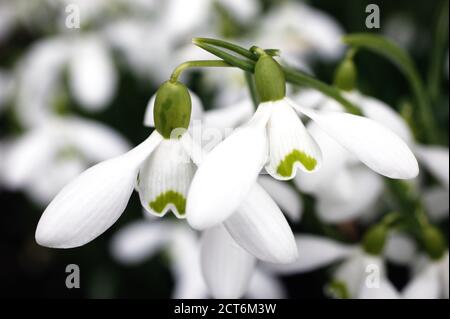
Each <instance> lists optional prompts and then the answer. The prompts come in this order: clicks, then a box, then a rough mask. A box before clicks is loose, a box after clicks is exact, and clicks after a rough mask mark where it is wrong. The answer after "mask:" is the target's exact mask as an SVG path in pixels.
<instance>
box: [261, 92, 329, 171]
mask: <svg viewBox="0 0 450 319" xmlns="http://www.w3.org/2000/svg"><path fill="white" fill-rule="evenodd" d="M268 136H269V163H268V164H267V165H266V170H267V172H268V173H269V174H270V175H272V176H273V177H274V178H276V179H279V180H288V179H292V178H293V177H294V176H295V174H296V171H297V169H301V170H303V171H305V172H313V171H315V170H317V169H318V168H319V167H320V165H321V162H322V153H321V151H320V148H319V146H318V145H317V143H316V142H315V141H314V139H313V138H312V137H311V136H310V135H309V133H308V132H307V130H306V128H305V126H304V125H303V123H302V121H301V120H300V118H299V117H298V116H297V113H296V112H295V111H294V109H293V108H292V107H291V106H290V105H289V103H288V102H287V100H284V99H283V100H280V101H276V102H274V105H273V112H272V115H271V117H270V120H269V123H268Z"/></svg>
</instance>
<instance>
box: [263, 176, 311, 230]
mask: <svg viewBox="0 0 450 319" xmlns="http://www.w3.org/2000/svg"><path fill="white" fill-rule="evenodd" d="M258 184H259V185H261V186H262V187H263V188H264V189H265V190H266V192H267V193H269V195H270V196H271V197H272V199H273V200H274V201H275V202H276V203H277V204H278V205H279V206H280V208H281V209H282V210H283V212H284V213H285V214H286V215H287V216H288V217H289V218H290V220H292V221H293V222H298V221H300V219H301V217H302V213H303V201H302V199H301V197H300V194H298V193H297V192H296V191H295V190H294V189H293V188H292V186H291V185H288V184H287V183H285V182H281V181H277V180H275V179H273V178H271V177H270V176H260V177H259V178H258Z"/></svg>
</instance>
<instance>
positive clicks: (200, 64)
mask: <svg viewBox="0 0 450 319" xmlns="http://www.w3.org/2000/svg"><path fill="white" fill-rule="evenodd" d="M209 67H232V65H230V64H229V63H227V62H225V61H222V60H196V61H187V62H184V63H182V64H180V65H179V66H177V67H176V68H175V70H174V71H173V72H172V75H171V76H170V82H177V81H178V78H179V77H180V75H181V73H183V71H185V70H186V69H189V68H209Z"/></svg>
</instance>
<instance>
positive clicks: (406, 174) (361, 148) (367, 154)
mask: <svg viewBox="0 0 450 319" xmlns="http://www.w3.org/2000/svg"><path fill="white" fill-rule="evenodd" d="M296 108H297V109H298V110H299V111H300V112H302V113H304V114H305V115H307V116H308V117H310V118H311V119H312V120H313V121H315V122H316V123H317V124H318V125H319V126H320V128H321V129H322V130H324V131H325V132H326V133H327V134H328V135H329V136H330V137H332V138H334V139H335V140H336V141H337V142H338V143H340V144H341V145H342V146H343V147H344V148H346V149H347V150H348V151H350V152H351V153H353V154H354V155H356V156H357V157H358V159H359V160H360V161H362V162H363V163H364V164H366V165H367V166H369V167H370V168H371V169H373V170H374V171H375V172H377V173H379V174H381V175H385V176H387V177H390V178H398V179H410V178H414V177H416V176H417V174H418V173H419V166H418V164H417V160H416V158H415V157H414V155H413V154H412V152H411V150H410V149H409V148H408V146H407V145H406V144H405V142H403V141H402V139H401V138H399V137H398V136H397V135H395V134H394V133H393V132H391V131H390V130H388V129H387V128H385V127H384V126H382V125H381V124H378V123H377V122H375V121H373V120H370V119H368V118H364V117H361V116H356V115H352V114H348V113H341V112H320V113H318V112H315V111H313V110H311V109H307V108H304V107H301V106H298V105H297V106H296Z"/></svg>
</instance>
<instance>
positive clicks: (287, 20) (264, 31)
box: [255, 1, 344, 66]
mask: <svg viewBox="0 0 450 319" xmlns="http://www.w3.org/2000/svg"><path fill="white" fill-rule="evenodd" d="M343 34H344V31H343V29H342V27H341V26H340V25H339V24H338V23H337V21H336V20H334V19H333V18H332V17H331V16H329V15H327V14H326V13H324V12H321V11H319V10H317V9H314V8H313V7H311V6H308V5H307V4H304V3H299V2H292V1H289V2H285V3H283V4H282V5H280V6H278V7H276V8H275V9H274V10H271V11H269V13H268V14H267V15H266V16H264V17H263V18H262V23H261V25H260V27H259V28H258V35H259V37H258V38H257V41H255V42H257V43H258V44H259V45H261V46H262V47H275V48H278V49H280V50H281V52H282V53H283V56H284V59H285V60H286V62H288V64H290V65H292V66H301V65H302V64H303V63H304V60H305V59H306V58H308V57H313V56H319V57H321V58H323V59H337V58H339V57H340V56H341V55H342V54H343V52H344V46H343V44H342V42H341V41H340V39H341V37H342V36H343Z"/></svg>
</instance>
